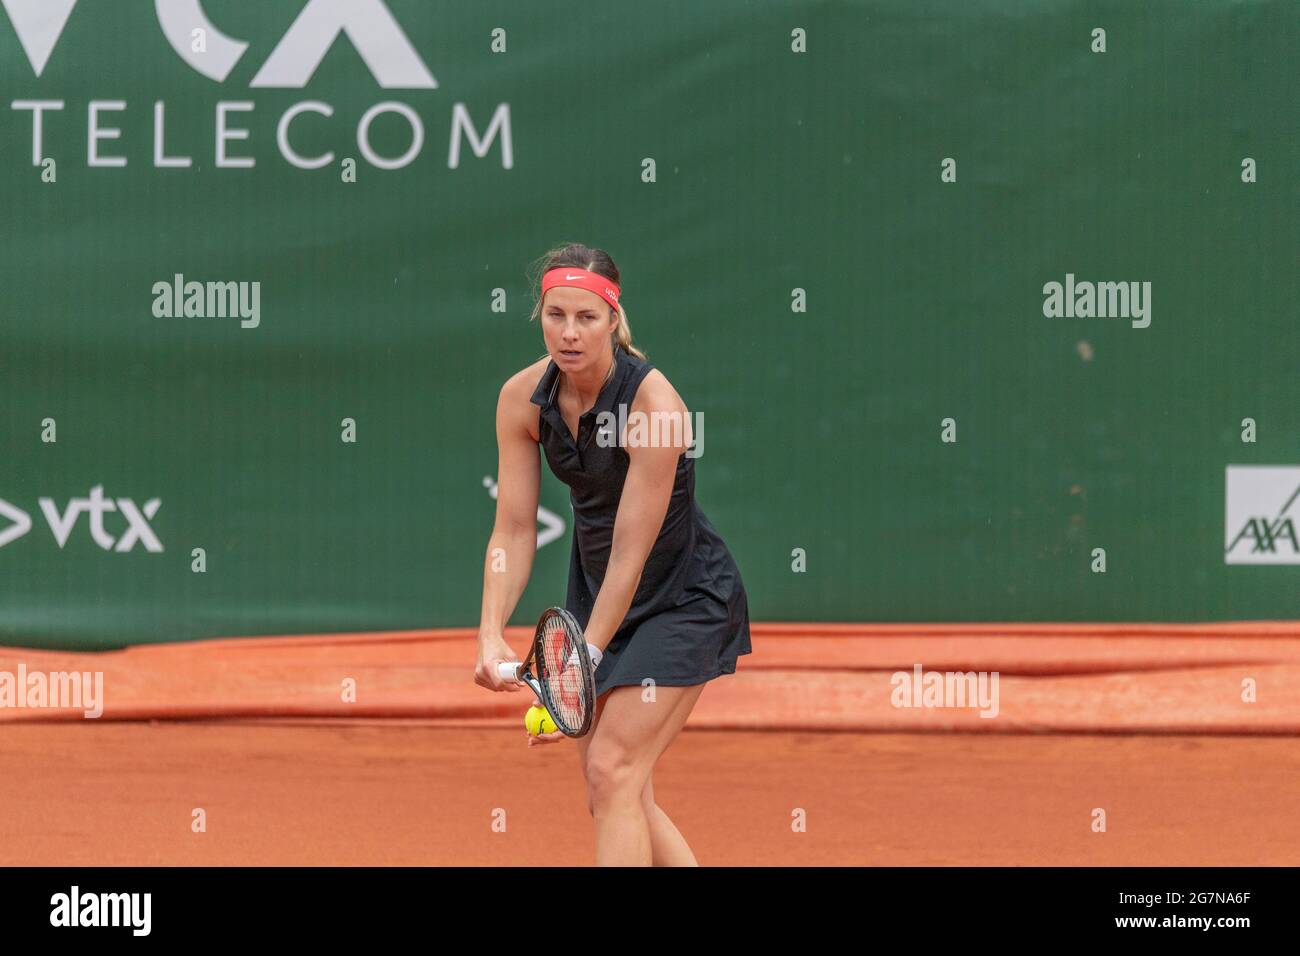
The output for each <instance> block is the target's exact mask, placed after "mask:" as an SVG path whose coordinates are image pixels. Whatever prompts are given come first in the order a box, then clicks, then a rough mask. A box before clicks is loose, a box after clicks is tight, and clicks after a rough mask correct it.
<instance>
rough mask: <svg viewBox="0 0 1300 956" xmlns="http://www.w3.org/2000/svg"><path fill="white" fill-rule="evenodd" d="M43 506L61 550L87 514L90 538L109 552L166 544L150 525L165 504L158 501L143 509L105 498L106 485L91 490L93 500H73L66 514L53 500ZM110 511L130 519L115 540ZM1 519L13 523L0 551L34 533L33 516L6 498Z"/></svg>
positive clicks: (2, 533) (0, 503) (0, 534)
mask: <svg viewBox="0 0 1300 956" xmlns="http://www.w3.org/2000/svg"><path fill="white" fill-rule="evenodd" d="M40 503H41V511H43V512H44V513H45V520H46V522H47V523H48V524H49V526H50V531H52V532H53V533H54V540H55V541H57V542H58V544H59V548H60V549H62V548H63V546H64V545H65V544H67V542H68V538H69V537H70V536H71V535H72V531H73V529H74V528H75V527H76V525H77V519H78V517H80V515H81V513H82V512H83V511H85V512H87V513H88V514H89V515H90V520H89V522H88V524H89V525H90V537H91V538H92V539H94V542H95V544H97V545H99V546H100V547H101V548H103V549H104V550H105V551H130V550H131V549H132V548H134V547H135V545H136V542H139V543H141V544H143V545H144V547H145V550H146V551H161V550H162V549H163V546H162V542H161V541H159V540H158V536H157V535H156V534H154V533H153V528H151V527H149V522H150V521H151V520H152V519H153V516H154V515H156V514H157V513H158V506H159V504H161V500H160V499H158V498H150V499H149V500H148V501H146V502H145V503H144V507H143V508H139V507H136V503H135V502H134V501H133V500H131V499H130V498H105V497H104V486H103V485H96V486H95V487H94V488H91V489H90V497H89V498H73V499H71V500H69V501H68V506H67V507H66V508H64V509H63V512H62V513H60V512H59V509H58V506H57V505H55V503H54V499H53V498H41V499H40ZM107 511H117V512H120V513H121V515H122V517H124V518H125V519H126V522H127V527H126V531H125V532H124V533H123V534H122V536H121V537H118V538H114V537H113V536H112V535H111V534H109V533H108V532H107V531H106V530H104V513H105V512H107ZM0 519H8V520H9V521H10V522H12V524H11V525H10V526H9V527H8V528H5V529H4V530H0V548H2V547H4V546H5V545H7V544H9V543H10V542H11V541H16V540H18V539H19V538H21V537H22V536H23V535H25V534H27V532H29V531H31V530H32V519H31V515H29V514H28V513H27V512H26V511H23V510H22V509H21V508H19V507H17V506H15V505H12V504H10V503H9V502H7V501H5V500H4V499H3V498H0Z"/></svg>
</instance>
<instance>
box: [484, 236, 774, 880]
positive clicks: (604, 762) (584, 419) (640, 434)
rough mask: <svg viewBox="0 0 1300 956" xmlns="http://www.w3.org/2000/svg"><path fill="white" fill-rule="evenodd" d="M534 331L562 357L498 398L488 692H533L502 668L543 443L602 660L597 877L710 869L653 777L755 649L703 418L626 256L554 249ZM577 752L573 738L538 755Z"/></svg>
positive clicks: (585, 749) (573, 578)
mask: <svg viewBox="0 0 1300 956" xmlns="http://www.w3.org/2000/svg"><path fill="white" fill-rule="evenodd" d="M533 318H535V319H538V318H539V319H540V322H541V326H542V337H543V339H544V340H545V342H546V352H547V355H546V357H545V358H542V359H540V360H538V361H537V362H534V363H533V364H532V365H530V366H528V367H527V368H525V369H523V370H522V371H520V372H518V373H517V374H515V375H514V376H512V377H511V378H510V379H509V381H507V382H506V383H505V385H504V386H503V387H502V389H501V395H500V399H499V400H498V403H497V412H496V429H497V448H498V455H499V465H498V477H497V510H496V524H495V526H494V527H493V529H492V536H491V539H490V540H489V541H488V550H487V557H486V560H485V567H484V573H483V614H482V619H481V622H480V625H479V640H478V645H479V648H478V662H477V665H476V667H475V674H474V680H475V682H476V683H478V684H480V685H482V686H483V687H487V688H490V689H492V690H495V691H518V690H522V689H523V686H522V685H520V684H517V683H513V682H509V681H502V679H501V676H500V675H499V673H498V664H499V663H500V662H501V661H517V660H518V656H517V655H516V654H515V653H514V652H513V651H512V650H511V649H510V646H509V645H508V644H506V642H505V638H504V636H503V632H504V628H505V625H506V622H507V621H508V620H509V619H510V615H511V613H512V612H513V611H514V609H515V605H516V604H517V603H518V601H519V598H520V596H521V595H522V594H523V591H524V588H525V586H526V585H527V583H528V577H529V573H530V571H531V569H532V564H533V556H534V554H535V552H536V550H537V501H538V491H539V487H540V483H541V471H540V465H539V462H538V453H537V446H538V445H541V446H542V450H543V452H544V453H545V455H546V460H547V462H548V463H549V464H550V467H551V471H552V472H553V473H554V474H555V476H556V477H557V478H559V479H560V480H561V481H563V482H564V483H565V484H567V485H568V486H569V488H570V501H571V502H572V505H573V521H574V529H573V551H572V556H571V559H570V563H569V584H568V597H567V599H566V602H565V608H566V609H567V610H568V611H569V612H570V613H571V614H573V616H574V617H575V618H576V620H577V622H578V624H579V625H580V626H581V627H582V629H583V632H584V635H585V637H586V640H587V643H588V644H591V645H593V646H595V647H596V648H598V649H599V650H600V651H601V652H602V653H601V656H600V660H599V664H598V666H597V668H596V674H595V684H596V710H595V718H594V723H593V725H592V729H591V730H590V731H589V732H588V733H587V734H586V735H585V736H583V737H579V738H577V739H576V743H577V747H578V752H579V755H580V759H581V761H582V771H583V775H584V776H585V777H586V780H587V805H588V809H589V810H590V812H591V814H592V816H593V818H594V819H595V823H596V864H597V865H598V866H628V865H631V866H648V865H654V866H696V865H698V864H697V862H696V859H695V856H694V854H693V853H692V852H691V849H690V847H689V846H687V844H686V841H685V840H684V839H683V838H682V835H681V833H679V832H678V830H677V828H676V827H675V826H674V825H673V822H672V820H670V819H668V815H667V814H665V813H664V811H663V810H661V809H660V808H659V807H658V806H657V805H656V804H655V798H654V787H653V783H652V779H651V778H652V774H653V772H654V765H655V762H656V761H657V760H658V759H659V756H660V755H661V754H662V753H663V752H664V751H665V750H666V749H667V748H668V745H669V744H670V743H672V741H673V738H674V737H676V735H677V732H678V731H680V730H681V728H682V726H683V725H684V724H685V723H686V718H687V717H688V716H689V715H690V712H691V708H693V707H694V706H695V702H696V700H698V699H699V696H700V692H701V691H703V690H704V685H705V683H706V682H707V681H710V680H712V679H713V678H715V677H720V676H721V675H723V674H731V673H734V672H735V670H736V659H737V658H738V657H739V656H740V655H742V654H748V653H750V642H749V611H748V602H747V598H746V594H745V588H744V586H743V584H742V583H741V579H740V572H739V570H738V569H737V567H736V563H735V561H733V560H732V557H731V554H730V553H729V552H728V551H727V547H726V545H725V544H724V543H723V541H722V538H720V537H719V536H718V533H717V531H715V530H714V528H713V526H712V525H711V524H710V523H709V521H708V519H707V518H705V516H704V513H703V512H702V511H701V510H700V508H699V506H698V505H696V503H695V458H694V457H690V456H688V455H687V454H686V450H687V448H688V447H689V446H690V444H691V439H692V430H691V428H690V419H689V412H688V410H687V408H686V405H685V403H684V402H683V401H682V399H681V398H680V396H678V394H677V392H676V390H675V389H674V388H673V387H672V385H671V384H669V382H668V379H667V378H665V377H664V375H663V374H662V373H661V372H660V371H659V370H658V369H656V368H654V366H652V365H650V364H649V363H648V362H647V361H646V359H645V355H644V353H643V352H641V351H640V350H639V349H638V348H636V346H634V345H633V344H632V334H631V329H630V328H629V326H628V319H627V313H626V312H625V311H624V310H623V307H622V306H621V305H620V304H619V270H618V268H617V267H616V266H615V265H614V262H613V260H612V259H611V258H610V257H609V255H608V254H606V253H605V252H604V251H603V250H600V249H593V248H590V247H588V246H584V245H580V244H570V245H566V246H562V247H560V248H558V249H555V250H552V251H551V252H550V253H548V255H547V256H546V257H545V259H544V268H543V270H542V274H541V282H540V291H539V294H538V296H537V306H536V308H535V309H534V312H533ZM620 407H622V409H623V411H622V414H620ZM606 412H608V413H610V415H612V416H613V419H611V418H610V417H609V416H604V417H602V413H606ZM637 413H640V415H639V416H638V414H637ZM638 421H640V422H641V423H642V424H643V427H642V428H641V429H640V430H638V429H637V428H636V427H635V426H636V424H637V423H638ZM674 421H675V422H676V423H677V424H678V425H679V426H680V427H677V428H675V429H674V428H672V427H665V425H668V424H670V423H673V422H674ZM624 422H626V427H624V424H623V423H624ZM653 422H659V423H660V427H658V428H657V429H655V428H652V427H651V424H650V423H653ZM598 432H603V433H604V434H598ZM562 739H565V738H564V735H563V734H562V733H559V732H558V731H557V732H555V733H551V734H543V735H540V736H538V737H529V746H531V745H532V744H533V743H534V742H553V741H556V740H562Z"/></svg>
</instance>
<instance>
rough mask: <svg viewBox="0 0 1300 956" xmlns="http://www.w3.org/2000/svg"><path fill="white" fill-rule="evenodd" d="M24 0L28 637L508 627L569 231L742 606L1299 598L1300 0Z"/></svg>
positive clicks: (2, 137)
mask: <svg viewBox="0 0 1300 956" xmlns="http://www.w3.org/2000/svg"><path fill="white" fill-rule="evenodd" d="M3 8H4V11H5V14H6V16H3V17H0V85H2V86H3V92H4V96H3V99H2V100H0V215H3V223H4V228H3V231H2V232H0V254H2V256H3V259H2V261H3V280H4V290H3V312H2V314H3V319H2V321H3V328H2V332H0V362H2V363H3V364H2V369H0V372H2V374H3V379H2V380H0V399H2V400H3V409H2V410H0V430H2V432H0V434H2V436H3V441H4V454H3V464H2V465H0V587H2V588H3V594H2V598H3V600H0V642H3V643H7V644H18V645H39V646H51V647H60V646H62V647H109V646H117V645H122V644H128V643H133V642H146V641H165V640H186V639H195V638H203V637H209V636H217V635H231V634H249V635H252V634H283V633H301V632H317V631H349V630H362V629H389V628H420V627H428V626H434V625H438V626H441V625H475V624H476V623H477V621H478V613H479V602H480V597H481V591H480V589H481V575H482V562H483V554H484V550H485V547H486V544H487V538H488V534H489V532H490V529H491V526H492V520H493V509H494V502H493V497H492V492H493V488H494V485H493V482H494V479H495V469H496V450H495V437H494V432H493V420H494V409H495V403H496V397H497V393H498V390H499V389H500V386H501V384H502V383H503V382H504V381H505V379H506V378H507V377H508V376H509V375H510V374H512V373H513V372H515V371H516V370H518V369H520V368H522V367H523V366H525V365H527V364H529V363H530V362H532V361H533V360H535V359H536V358H538V357H539V356H541V355H542V354H543V352H544V347H543V344H542V339H541V333H540V330H539V329H538V328H537V326H536V325H534V324H530V323H529V322H528V321H527V317H528V315H529V312H530V310H531V306H532V301H531V295H530V289H529V286H528V281H527V275H526V270H527V268H528V267H529V266H530V264H532V263H533V262H534V261H535V260H536V259H537V258H538V257H539V256H540V255H541V254H542V253H543V252H544V251H545V250H546V249H548V248H550V247H551V246H553V245H556V244H558V243H559V242H561V241H568V240H576V241H582V242H587V243H589V244H592V245H596V246H600V247H602V248H605V249H607V250H609V251H610V252H611V254H612V255H613V256H614V258H615V259H616V261H617V262H618V263H619V265H620V267H621V269H622V270H623V279H624V282H623V302H624V304H625V306H626V308H627V311H628V315H629V318H630V320H631V325H632V329H633V332H634V335H635V338H636V340H637V342H638V344H639V345H640V346H641V347H642V348H644V349H645V351H646V352H647V353H648V356H649V359H650V361H651V362H653V363H654V364H655V365H656V366H657V367H658V368H660V369H661V370H662V371H663V372H664V373H665V374H666V375H667V376H668V378H669V379H670V380H671V381H672V382H673V384H674V385H675V386H676V387H677V389H678V390H679V392H680V393H681V394H682V396H683V397H684V399H685V400H686V402H687V404H688V405H689V406H690V408H691V409H692V411H693V412H694V413H696V414H698V415H700V416H702V421H703V422H705V423H706V427H705V430H704V436H703V437H704V444H703V454H702V455H701V457H700V460H699V461H698V463H697V466H698V480H699V484H698V497H699V500H700V504H701V506H702V507H703V509H704V510H705V512H706V513H707V514H708V516H709V517H710V520H711V521H712V522H713V524H714V525H715V526H716V527H717V528H718V530H719V531H720V532H721V534H722V535H723V537H724V538H725V539H726V541H727V543H728V545H729V546H730V548H731V549H732V551H733V553H734V554H735V556H736V559H737V561H738V563H739V565H740V568H741V571H742V574H743V576H744V579H745V583H746V585H747V588H748V590H749V593H750V607H751V613H752V614H753V616H754V618H755V619H757V620H826V621H831V620H871V621H875V620H895V621H942V620H948V621H953V620H955V621H983V620H1079V621H1098V620H1157V621H1174V620H1213V619H1225V618H1247V619H1249V618H1293V617H1296V616H1297V595H1298V594H1300V589H1297V586H1296V585H1297V575H1298V574H1300V545H1297V543H1296V539H1295V526H1294V523H1293V522H1294V520H1295V518H1296V517H1297V516H1300V504H1297V503H1296V502H1295V501H1294V500H1291V501H1288V497H1289V496H1292V492H1293V491H1294V490H1295V489H1297V488H1300V428H1298V424H1300V423H1298V421H1297V412H1298V410H1300V375H1298V374H1297V373H1298V372H1300V332H1298V331H1297V313H1296V303H1297V301H1300V283H1298V282H1297V269H1296V261H1297V256H1296V253H1297V248H1298V244H1300V243H1298V240H1300V228H1298V227H1297V217H1296V210H1297V198H1300V187H1298V186H1297V178H1296V170H1297V165H1298V164H1297V159H1298V158H1300V157H1297V129H1298V128H1300V127H1298V126H1297V116H1296V100H1295V92H1296V89H1297V80H1298V79H1300V75H1298V68H1297V62H1298V61H1297V58H1296V56H1295V49H1296V40H1297V36H1298V35H1300V30H1298V27H1300V12H1298V11H1300V6H1297V4H1295V3H1294V2H1291V0H1282V2H1276V3H1238V2H1234V3H1229V2H1226V0H1225V2H1206V3H1197V4H1189V3H1186V2H1183V0H1171V2H1152V3H1142V4H1135V3H1132V2H1129V0H1115V2H1107V3H1068V2H1047V0H1033V2H1030V0H1025V2H992V0H986V2H973V0H951V2H926V0H876V2H838V3H811V2H807V3H795V2H785V3H778V2H762V0H746V2H742V0H734V2H709V3H700V2H697V0H689V2H688V0H660V2H656V3H642V2H626V0H617V2H609V3H602V4H596V5H591V6H588V7H584V8H583V10H582V12H581V15H580V16H572V17H571V16H569V15H568V14H567V12H566V13H565V14H564V15H557V14H558V12H559V11H558V9H557V8H555V7H554V6H553V5H547V4H521V3H517V2H494V0H479V2H475V3H453V2H440V0H387V2H383V0H261V2H256V3H254V2H247V0H244V2H236V0H203V2H202V3H200V2H199V0H157V2H156V3H150V2H146V0H120V2H118V0H115V2H89V0H82V2H79V3H78V2H76V0H4V2H3ZM196 284H197V285H196ZM1259 466H1270V467H1269V469H1264V468H1261V467H1259ZM544 474H545V479H544V480H545V484H544V487H543V492H542V506H543V508H544V512H543V514H542V516H541V518H542V519H543V520H541V521H540V522H539V529H541V530H542V531H543V533H544V538H543V540H544V542H545V543H544V544H543V545H542V547H541V549H540V550H539V552H538V557H537V562H536V564H535V567H534V573H533V578H532V581H531V582H530V585H529V588H528V591H527V592H526V593H525V595H524V598H523V600H522V601H521V603H520V606H519V610H518V612H517V613H516V615H515V618H514V620H515V622H516V623H523V622H526V621H531V620H534V619H535V617H536V614H537V612H538V610H539V609H540V608H542V607H544V606H546V605H549V604H553V603H558V602H560V601H562V599H563V594H564V582H565V574H566V571H567V559H568V548H569V540H570V533H571V532H570V529H569V527H568V523H569V519H570V517H571V516H570V512H569V506H568V496H567V489H566V488H564V486H563V485H561V484H559V483H558V482H557V481H556V480H555V479H554V478H553V477H552V476H551V475H550V474H549V472H546V471H545V469H544ZM560 527H563V533H562V534H559V535H558V536H556V535H555V532H556V531H557V530H558V529H559V528H560ZM1234 539H1236V541H1235V543H1234ZM1103 562H1104V570H1102V568H1103Z"/></svg>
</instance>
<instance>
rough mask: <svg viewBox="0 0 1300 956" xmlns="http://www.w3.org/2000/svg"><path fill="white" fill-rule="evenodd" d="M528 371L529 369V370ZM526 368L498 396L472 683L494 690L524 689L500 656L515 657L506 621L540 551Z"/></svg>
mask: <svg viewBox="0 0 1300 956" xmlns="http://www.w3.org/2000/svg"><path fill="white" fill-rule="evenodd" d="M525 371H527V370H525ZM531 394H532V392H531V386H530V385H529V383H528V377H527V375H526V374H525V373H524V372H521V373H519V374H518V375H515V376H514V377H513V378H511V379H510V380H509V381H507V382H506V384H505V385H504V386H502V388H501V395H500V397H499V398H498V399H497V420H496V430H497V512H496V521H495V523H494V524H493V527H492V536H491V537H490V538H489V539H488V546H487V554H486V555H485V557H484V560H483V611H482V614H481V616H480V618H479V630H478V661H477V662H476V664H475V668H474V682H475V683H476V684H479V685H481V686H483V687H488V688H491V689H492V690H512V691H517V690H523V685H522V684H517V683H515V682H514V681H502V680H501V677H500V675H499V674H498V673H497V664H498V663H499V662H500V661H503V660H505V661H517V660H518V659H519V657H518V655H516V654H515V653H514V651H512V650H511V649H510V645H509V644H507V643H506V640H505V627H506V622H508V621H509V620H510V615H511V614H512V613H514V610H515V606H516V605H517V604H518V603H519V598H520V597H521V596H522V595H523V593H524V588H525V587H527V586H528V576H529V574H530V573H531V572H532V568H533V557H534V556H535V555H536V553H537V501H538V496H539V494H540V488H541V481H542V474H541V464H540V457H539V454H538V448H537V442H536V440H535V439H534V438H533V437H532V432H531V430H530V428H529V419H530V417H532V418H534V419H535V418H536V416H537V407H536V406H535V405H533V404H532V402H531V401H529V397H530V396H531Z"/></svg>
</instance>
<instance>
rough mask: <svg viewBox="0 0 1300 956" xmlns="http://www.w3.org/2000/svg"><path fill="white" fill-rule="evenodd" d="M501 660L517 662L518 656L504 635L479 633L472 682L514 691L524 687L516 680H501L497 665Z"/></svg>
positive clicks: (490, 688) (510, 691)
mask: <svg viewBox="0 0 1300 956" xmlns="http://www.w3.org/2000/svg"><path fill="white" fill-rule="evenodd" d="M502 661H513V662H515V663H518V661H519V657H518V655H516V654H515V652H514V651H512V650H511V649H510V645H509V644H507V643H506V639H505V637H504V636H502V635H500V634H487V635H484V634H480V635H479V639H478V660H477V661H476V662H475V664H474V683H476V684H478V685H479V686H480V687H486V688H487V689H488V690H495V691H506V692H508V693H514V692H515V691H521V690H523V689H524V685H523V684H521V683H519V682H518V681H513V680H502V678H501V674H500V673H499V672H498V671H497V665H498V664H500V663H501V662H502Z"/></svg>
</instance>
